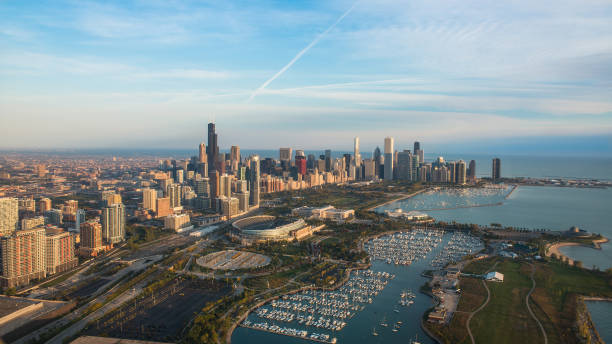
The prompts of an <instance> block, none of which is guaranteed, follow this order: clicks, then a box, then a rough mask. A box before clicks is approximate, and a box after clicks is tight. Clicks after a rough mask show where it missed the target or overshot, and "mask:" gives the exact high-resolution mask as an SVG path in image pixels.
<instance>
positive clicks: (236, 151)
mask: <svg viewBox="0 0 612 344" xmlns="http://www.w3.org/2000/svg"><path fill="white" fill-rule="evenodd" d="M239 164H240V147H238V146H232V148H230V166H231V167H232V168H231V169H232V172H237V171H238V165H239Z"/></svg>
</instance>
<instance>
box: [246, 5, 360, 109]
mask: <svg viewBox="0 0 612 344" xmlns="http://www.w3.org/2000/svg"><path fill="white" fill-rule="evenodd" d="M357 3H358V2H355V3H354V4H353V5H352V6H351V7H350V8H349V9H348V10H346V11H345V12H344V13H343V14H342V15H341V16H340V17H339V18H338V19H336V21H335V22H334V23H333V24H332V25H330V26H329V27H328V28H327V29H326V30H325V31H323V32H322V33H320V34H319V35H318V36H317V37H316V38H315V39H314V40H313V41H312V42H310V43H309V44H308V45H307V46H306V47H305V48H304V49H302V50H300V52H299V53H297V55H295V56H294V57H293V59H291V61H289V63H287V64H286V65H285V66H284V67H283V68H281V69H280V70H279V71H278V72H276V74H274V75H273V76H272V77H271V78H270V79H268V80H266V81H265V82H264V83H263V84H262V85H261V86H259V87H258V88H257V89H256V90H255V91H253V93H252V94H251V96H250V97H249V101H251V100H253V98H255V96H256V95H257V93H259V92H261V91H262V90H264V89H265V88H266V87H268V85H270V83H272V81H274V80H276V78H278V77H279V76H281V75H283V73H285V72H286V71H287V70H288V69H289V68H291V66H293V64H294V63H296V62H297V61H298V60H299V59H300V58H301V57H302V56H303V55H304V54H306V53H307V52H308V50H310V49H311V48H312V47H314V46H315V45H316V44H317V43H319V41H320V40H321V39H322V38H323V37H325V35H327V34H328V33H329V32H330V31H331V30H333V29H334V28H335V27H336V25H338V23H340V22H341V21H342V19H344V17H346V16H347V15H348V14H349V13H351V11H352V10H353V8H355V6H356V5H357Z"/></svg>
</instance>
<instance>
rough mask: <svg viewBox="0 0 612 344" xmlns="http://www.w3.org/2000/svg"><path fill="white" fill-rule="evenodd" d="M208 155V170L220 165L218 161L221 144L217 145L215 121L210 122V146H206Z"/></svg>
mask: <svg viewBox="0 0 612 344" xmlns="http://www.w3.org/2000/svg"><path fill="white" fill-rule="evenodd" d="M206 154H207V155H208V170H209V171H212V170H216V169H218V168H219V167H220V166H218V165H219V162H218V161H217V160H218V158H219V146H218V145H217V134H216V133H215V123H208V147H206Z"/></svg>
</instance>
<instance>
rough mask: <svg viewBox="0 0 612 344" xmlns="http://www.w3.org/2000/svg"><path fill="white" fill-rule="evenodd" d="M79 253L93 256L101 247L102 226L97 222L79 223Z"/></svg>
mask: <svg viewBox="0 0 612 344" xmlns="http://www.w3.org/2000/svg"><path fill="white" fill-rule="evenodd" d="M80 237H81V248H80V254H82V255H85V256H93V255H95V254H96V252H97V251H99V250H101V249H102V226H101V225H100V223H98V222H94V221H88V222H85V223H83V224H82V225H81V234H80Z"/></svg>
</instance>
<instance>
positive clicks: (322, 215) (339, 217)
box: [291, 205, 355, 222]
mask: <svg viewBox="0 0 612 344" xmlns="http://www.w3.org/2000/svg"><path fill="white" fill-rule="evenodd" d="M291 215H293V216H301V217H306V218H310V217H312V218H315V219H319V220H331V221H336V222H344V221H347V220H350V219H352V218H354V217H355V210H353V209H348V210H344V209H336V208H334V207H333V206H331V205H328V206H326V207H321V208H314V207H307V206H303V207H299V208H296V209H293V210H292V211H291Z"/></svg>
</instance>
